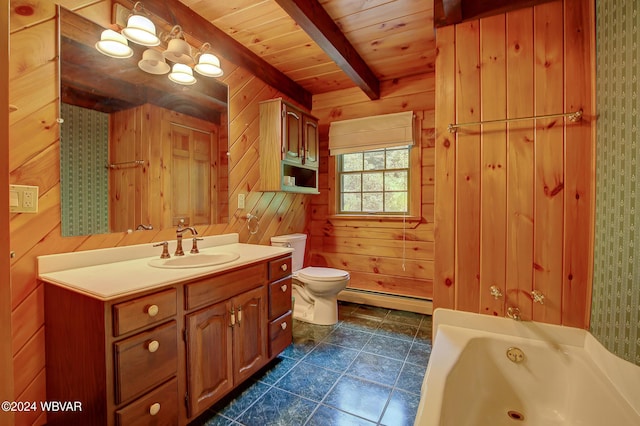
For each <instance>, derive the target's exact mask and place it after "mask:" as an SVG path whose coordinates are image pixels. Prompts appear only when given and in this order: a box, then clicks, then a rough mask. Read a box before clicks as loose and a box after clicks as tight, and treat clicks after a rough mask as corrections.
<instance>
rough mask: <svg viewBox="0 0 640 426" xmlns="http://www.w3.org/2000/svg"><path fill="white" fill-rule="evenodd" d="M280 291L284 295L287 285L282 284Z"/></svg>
mask: <svg viewBox="0 0 640 426" xmlns="http://www.w3.org/2000/svg"><path fill="white" fill-rule="evenodd" d="M280 290H282V292H283V293H284V292H285V291H287V285H286V284H282V285H281V286H280Z"/></svg>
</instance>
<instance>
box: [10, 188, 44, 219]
mask: <svg viewBox="0 0 640 426" xmlns="http://www.w3.org/2000/svg"><path fill="white" fill-rule="evenodd" d="M9 194H10V202H9V211H10V212H11V213H38V187H37V186H29V185H9Z"/></svg>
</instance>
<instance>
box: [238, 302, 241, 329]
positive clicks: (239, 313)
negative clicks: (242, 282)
mask: <svg viewBox="0 0 640 426" xmlns="http://www.w3.org/2000/svg"><path fill="white" fill-rule="evenodd" d="M241 321H242V306H238V325H240V322H241Z"/></svg>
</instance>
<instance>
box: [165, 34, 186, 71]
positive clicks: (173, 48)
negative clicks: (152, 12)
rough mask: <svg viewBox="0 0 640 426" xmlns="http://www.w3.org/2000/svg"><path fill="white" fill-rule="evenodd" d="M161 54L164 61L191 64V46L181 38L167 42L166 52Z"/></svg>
mask: <svg viewBox="0 0 640 426" xmlns="http://www.w3.org/2000/svg"><path fill="white" fill-rule="evenodd" d="M162 54H163V55H164V57H165V59H167V60H169V61H171V62H174V63H177V64H185V65H189V64H192V63H193V58H191V46H189V43H187V42H186V41H185V40H183V39H181V38H173V39H171V40H169V44H168V45H167V50H165V51H164V52H163V53H162Z"/></svg>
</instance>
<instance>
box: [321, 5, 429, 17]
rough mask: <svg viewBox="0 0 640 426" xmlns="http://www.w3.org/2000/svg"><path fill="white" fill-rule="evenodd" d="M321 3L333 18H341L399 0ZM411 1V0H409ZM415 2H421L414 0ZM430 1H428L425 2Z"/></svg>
mask: <svg viewBox="0 0 640 426" xmlns="http://www.w3.org/2000/svg"><path fill="white" fill-rule="evenodd" d="M319 1H320V4H321V5H322V7H323V8H324V10H326V11H327V13H328V14H329V15H331V17H332V18H333V19H339V18H342V17H344V16H347V15H352V14H354V13H358V12H362V11H368V10H371V9H373V8H375V7H379V6H383V5H389V4H394V3H396V2H397V0H367V1H363V0H319ZM409 1H411V0H409ZM413 2H414V3H420V2H419V1H416V0H413ZM424 3H428V2H426V1H425V2H424Z"/></svg>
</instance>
